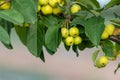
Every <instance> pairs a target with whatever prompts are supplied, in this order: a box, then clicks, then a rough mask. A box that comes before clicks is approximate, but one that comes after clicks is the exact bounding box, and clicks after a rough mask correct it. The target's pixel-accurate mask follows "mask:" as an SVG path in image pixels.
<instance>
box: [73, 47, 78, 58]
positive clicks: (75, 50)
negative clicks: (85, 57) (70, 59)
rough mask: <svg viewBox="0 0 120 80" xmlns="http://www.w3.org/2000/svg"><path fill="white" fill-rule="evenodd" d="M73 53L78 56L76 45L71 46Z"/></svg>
mask: <svg viewBox="0 0 120 80" xmlns="http://www.w3.org/2000/svg"><path fill="white" fill-rule="evenodd" d="M72 49H73V51H74V52H75V53H76V56H77V57H78V56H79V52H78V47H77V46H76V45H73V46H72Z"/></svg>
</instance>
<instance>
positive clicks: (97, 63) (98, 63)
mask: <svg viewBox="0 0 120 80" xmlns="http://www.w3.org/2000/svg"><path fill="white" fill-rule="evenodd" d="M95 66H96V67H97V68H102V67H103V66H102V65H101V64H100V60H99V59H98V60H96V64H95Z"/></svg>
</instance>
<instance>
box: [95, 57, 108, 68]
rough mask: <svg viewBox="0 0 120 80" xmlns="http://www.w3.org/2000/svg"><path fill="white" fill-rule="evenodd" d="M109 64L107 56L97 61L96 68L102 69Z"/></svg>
mask: <svg viewBox="0 0 120 80" xmlns="http://www.w3.org/2000/svg"><path fill="white" fill-rule="evenodd" d="M108 63H109V61H108V58H107V57H106V56H102V57H100V58H99V59H98V60H97V61H96V67H98V68H102V67H105V66H106V65H107V64H108Z"/></svg>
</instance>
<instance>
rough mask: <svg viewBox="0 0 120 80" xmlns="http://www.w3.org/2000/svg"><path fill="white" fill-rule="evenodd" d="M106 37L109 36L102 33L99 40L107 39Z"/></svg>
mask: <svg viewBox="0 0 120 80" xmlns="http://www.w3.org/2000/svg"><path fill="white" fill-rule="evenodd" d="M108 37H109V34H108V33H107V32H106V31H104V32H103V33H102V35H101V39H107V38H108Z"/></svg>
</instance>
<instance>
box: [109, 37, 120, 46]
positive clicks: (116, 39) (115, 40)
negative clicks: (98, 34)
mask: <svg viewBox="0 0 120 80" xmlns="http://www.w3.org/2000/svg"><path fill="white" fill-rule="evenodd" d="M109 39H110V40H112V41H114V42H116V43H118V44H120V38H118V37H116V36H110V37H109Z"/></svg>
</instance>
